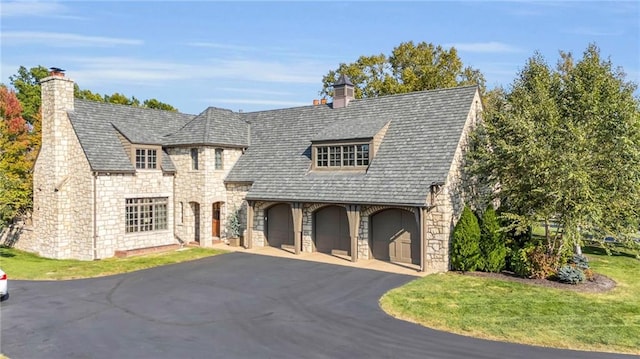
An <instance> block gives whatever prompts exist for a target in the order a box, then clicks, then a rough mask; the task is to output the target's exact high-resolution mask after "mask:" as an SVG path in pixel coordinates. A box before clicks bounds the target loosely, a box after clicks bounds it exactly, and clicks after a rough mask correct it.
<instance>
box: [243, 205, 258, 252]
mask: <svg viewBox="0 0 640 359" xmlns="http://www.w3.org/2000/svg"><path fill="white" fill-rule="evenodd" d="M255 204H256V202H255V201H247V237H246V238H245V247H246V248H247V249H251V248H253V213H254V209H255V208H254V206H255Z"/></svg>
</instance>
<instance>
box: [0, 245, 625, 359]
mask: <svg viewBox="0 0 640 359" xmlns="http://www.w3.org/2000/svg"><path fill="white" fill-rule="evenodd" d="M413 279H415V277H411V276H404V275H399V274H392V273H384V272H379V271H372V270H366V269H358V268H351V267H344V266H336V265H330V264H324V263H317V262H309V261H301V260H292V259H286V258H276V257H270V256H263V255H253V254H247V253H230V254H225V255H220V256H216V257H210V258H205V259H202V260H197V261H194V262H187V263H181V264H175V265H170V266H166V267H160V268H153V269H149V270H144V271H140V272H135V273H129V274H124V275H117V276H112V277H105V278H97V279H86V280H76V281H58V282H28V281H11V282H10V286H11V287H10V291H11V298H10V299H9V300H8V301H5V302H3V303H2V305H1V309H0V325H1V327H2V330H1V337H0V352H2V353H4V354H5V355H8V356H9V357H10V358H11V359H20V358H34V359H35V358H48V359H51V358H65V359H71V358H615V357H629V356H618V355H612V354H604V353H586V352H576V351H563V350H554V349H547V348H540V347H532V346H524V345H516V344H508V343H500V342H492V341H485V340H478V339H473V338H467V337H462V336H458V335H453V334H448V333H443V332H438V331H435V330H430V329H427V328H423V327H420V326H418V325H414V324H411V323H407V322H403V321H400V320H396V319H393V318H391V317H389V316H388V315H386V314H385V313H384V312H383V311H382V310H380V309H379V307H378V299H379V298H380V296H381V295H382V294H383V293H384V292H386V291H387V290H389V289H391V288H393V287H396V286H399V285H402V284H404V283H406V282H408V281H411V280H413Z"/></svg>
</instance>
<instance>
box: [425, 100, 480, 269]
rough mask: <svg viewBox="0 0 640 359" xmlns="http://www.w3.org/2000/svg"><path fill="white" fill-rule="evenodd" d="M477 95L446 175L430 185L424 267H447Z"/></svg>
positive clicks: (460, 205)
mask: <svg viewBox="0 0 640 359" xmlns="http://www.w3.org/2000/svg"><path fill="white" fill-rule="evenodd" d="M481 111H482V106H481V105H480V95H479V94H478V93H476V95H475V98H474V100H473V105H472V107H471V108H470V110H469V114H468V116H467V121H466V123H465V126H464V131H463V133H462V136H461V138H460V141H459V142H458V146H457V148H456V152H455V154H454V158H453V161H452V163H451V166H450V169H449V173H448V174H447V179H446V181H445V182H444V184H443V185H442V186H438V187H434V188H433V191H434V193H433V196H432V201H433V202H432V206H431V208H430V209H429V211H428V212H427V213H426V215H425V227H426V228H425V242H426V244H425V245H426V248H425V270H426V271H431V272H444V271H447V270H449V268H450V263H449V252H450V240H451V235H452V233H453V227H454V226H455V224H456V223H457V222H458V220H459V219H460V215H461V214H462V210H463V208H464V204H465V201H466V200H467V197H468V196H467V194H466V193H465V188H466V183H465V174H464V156H465V152H466V149H467V147H468V142H469V134H470V132H471V130H472V129H473V128H474V127H475V125H476V123H477V121H478V118H479V117H480V115H481Z"/></svg>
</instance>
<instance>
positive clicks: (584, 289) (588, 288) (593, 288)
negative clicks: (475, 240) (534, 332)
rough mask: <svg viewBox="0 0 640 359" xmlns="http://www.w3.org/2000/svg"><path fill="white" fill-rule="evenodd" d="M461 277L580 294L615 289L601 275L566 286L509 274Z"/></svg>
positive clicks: (474, 274) (476, 273)
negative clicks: (491, 279)
mask: <svg viewBox="0 0 640 359" xmlns="http://www.w3.org/2000/svg"><path fill="white" fill-rule="evenodd" d="M462 274H463V275H470V276H474V277H485V278H494V279H499V280H506V281H512V282H519V283H524V284H530V285H537V286H541V287H549V288H557V289H563V290H572V291H575V292H581V293H604V292H608V291H610V290H611V289H613V288H615V286H616V282H615V281H614V280H613V279H611V278H609V277H607V276H604V275H602V274H597V273H596V274H594V276H593V279H592V280H586V281H584V282H582V283H580V284H567V283H561V282H558V281H554V280H550V279H529V278H520V277H517V276H515V275H514V274H513V273H510V272H502V273H486V272H465V273H462Z"/></svg>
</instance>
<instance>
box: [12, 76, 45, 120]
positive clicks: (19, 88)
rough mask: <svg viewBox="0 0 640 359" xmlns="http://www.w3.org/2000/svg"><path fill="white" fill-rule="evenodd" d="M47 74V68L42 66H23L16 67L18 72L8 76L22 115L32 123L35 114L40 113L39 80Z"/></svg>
mask: <svg viewBox="0 0 640 359" xmlns="http://www.w3.org/2000/svg"><path fill="white" fill-rule="evenodd" d="M47 76H49V70H47V69H46V68H45V67H43V66H36V67H32V68H30V69H29V70H27V68H25V67H24V66H20V68H18V73H17V74H15V75H12V76H9V80H10V81H11V85H12V86H13V88H14V89H15V90H16V93H15V94H16V96H17V98H18V100H19V101H20V104H22V117H23V118H24V119H25V120H26V121H27V122H29V123H32V120H33V118H34V117H35V116H36V114H38V113H40V80H42V79H43V78H45V77H47Z"/></svg>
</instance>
